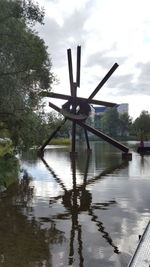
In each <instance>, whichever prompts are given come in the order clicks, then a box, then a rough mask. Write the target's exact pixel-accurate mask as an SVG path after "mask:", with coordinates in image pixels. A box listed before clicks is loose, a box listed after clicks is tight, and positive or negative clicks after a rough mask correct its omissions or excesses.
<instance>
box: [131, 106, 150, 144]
mask: <svg viewBox="0 0 150 267" xmlns="http://www.w3.org/2000/svg"><path fill="white" fill-rule="evenodd" d="M134 127H135V130H136V134H137V136H138V138H139V139H140V140H144V139H148V136H150V113H148V111H145V110H143V111H142V112H141V114H140V116H139V117H138V118H137V119H136V120H135V122H134Z"/></svg>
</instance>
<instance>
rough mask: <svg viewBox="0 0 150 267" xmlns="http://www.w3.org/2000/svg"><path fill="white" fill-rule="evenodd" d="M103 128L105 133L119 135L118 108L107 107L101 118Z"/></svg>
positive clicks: (113, 135)
mask: <svg viewBox="0 0 150 267" xmlns="http://www.w3.org/2000/svg"><path fill="white" fill-rule="evenodd" d="M101 127H102V128H101V129H102V131H104V133H106V134H108V135H110V136H112V137H115V136H117V135H118V129H119V114H118V111H117V109H116V108H115V107H114V108H107V109H106V110H105V112H104V115H103V116H102V118H101Z"/></svg>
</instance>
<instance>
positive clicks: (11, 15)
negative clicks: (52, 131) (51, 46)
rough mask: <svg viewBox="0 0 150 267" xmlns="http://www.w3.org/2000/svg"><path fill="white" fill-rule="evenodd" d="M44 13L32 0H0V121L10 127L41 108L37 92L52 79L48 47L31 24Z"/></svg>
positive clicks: (40, 21)
mask: <svg viewBox="0 0 150 267" xmlns="http://www.w3.org/2000/svg"><path fill="white" fill-rule="evenodd" d="M43 17H44V11H43V10H42V9H40V8H39V6H38V5H37V4H34V3H33V2H32V1H31V0H14V1H9V0H1V1H0V122H3V123H4V124H5V125H6V128H8V129H9V130H11V129H12V126H13V127H14V128H15V127H16V126H17V127H21V125H22V123H21V120H22V114H23V113H24V112H25V113H26V114H27V112H29V113H30V112H31V110H32V111H35V110H38V109H39V108H40V106H41V103H42V102H41V97H40V96H39V92H41V91H42V90H48V91H49V90H50V89H51V84H52V82H53V81H54V79H55V78H54V75H53V73H52V72H51V66H52V64H51V60H50V58H49V55H48V52H47V47H46V46H45V44H44V41H43V40H42V39H41V38H40V37H39V36H38V34H37V33H36V31H35V30H34V28H33V26H34V24H35V23H37V22H38V23H43ZM10 123H11V125H10ZM18 134H19V132H18Z"/></svg>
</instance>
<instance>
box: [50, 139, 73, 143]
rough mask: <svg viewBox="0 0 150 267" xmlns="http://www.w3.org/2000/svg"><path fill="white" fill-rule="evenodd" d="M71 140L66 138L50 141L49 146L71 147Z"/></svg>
mask: <svg viewBox="0 0 150 267" xmlns="http://www.w3.org/2000/svg"><path fill="white" fill-rule="evenodd" d="M70 144H71V140H70V139H64V138H62V139H61V138H54V139H52V140H51V141H50V143H49V145H70Z"/></svg>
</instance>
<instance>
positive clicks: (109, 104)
mask: <svg viewBox="0 0 150 267" xmlns="http://www.w3.org/2000/svg"><path fill="white" fill-rule="evenodd" d="M41 95H42V96H43V97H51V98H57V99H62V100H72V99H73V97H72V96H69V95H64V94H57V93H50V92H42V93H41ZM76 100H81V101H86V102H87V103H88V104H95V105H101V106H106V107H114V106H116V105H117V104H116V103H112V102H107V101H101V100H95V99H86V98H84V97H76Z"/></svg>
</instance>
